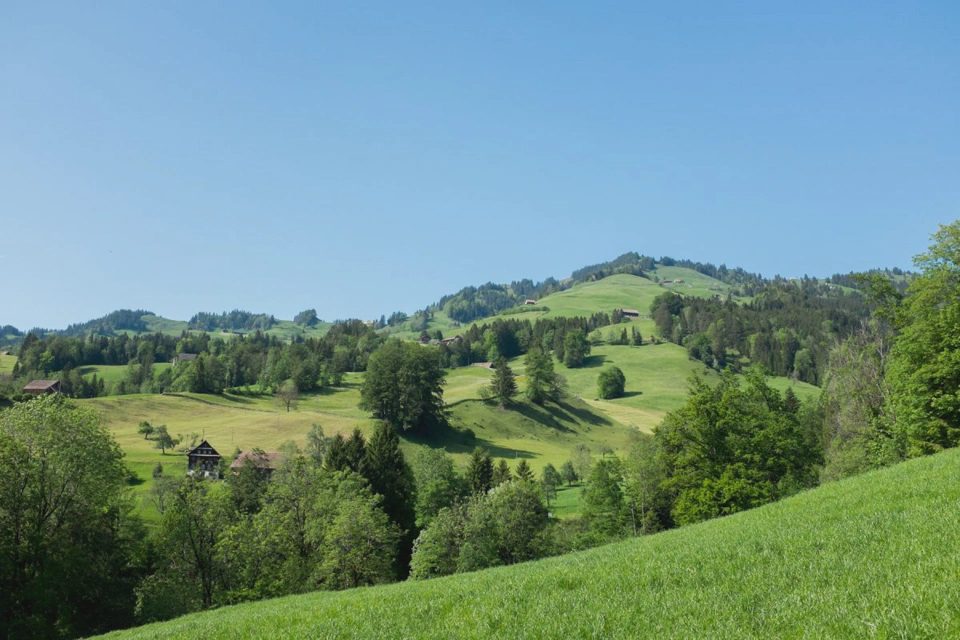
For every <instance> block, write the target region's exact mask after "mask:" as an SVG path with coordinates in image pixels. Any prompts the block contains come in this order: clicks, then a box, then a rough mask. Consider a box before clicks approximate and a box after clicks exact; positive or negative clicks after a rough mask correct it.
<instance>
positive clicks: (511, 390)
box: [489, 358, 517, 409]
mask: <svg viewBox="0 0 960 640" xmlns="http://www.w3.org/2000/svg"><path fill="white" fill-rule="evenodd" d="M489 390H490V394H491V396H492V397H493V398H494V399H496V401H497V403H498V404H499V406H500V408H501V409H502V408H504V407H505V406H506V405H508V404H510V403H511V402H513V399H514V397H516V395H517V380H516V378H515V377H514V375H513V370H512V369H510V365H509V364H508V363H507V359H506V358H500V359H498V360H497V361H496V365H495V366H494V369H493V380H492V381H491V382H490V387H489Z"/></svg>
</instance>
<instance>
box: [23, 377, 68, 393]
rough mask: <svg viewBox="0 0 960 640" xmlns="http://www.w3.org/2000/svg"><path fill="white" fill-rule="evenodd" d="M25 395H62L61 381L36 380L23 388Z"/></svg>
mask: <svg viewBox="0 0 960 640" xmlns="http://www.w3.org/2000/svg"><path fill="white" fill-rule="evenodd" d="M23 392H24V393H32V394H33V395H35V396H39V395H43V394H44V393H60V381H59V380H34V381H33V382H31V383H30V384H28V385H27V386H25V387H24V388H23Z"/></svg>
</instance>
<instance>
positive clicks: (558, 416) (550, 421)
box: [510, 402, 576, 433]
mask: <svg viewBox="0 0 960 640" xmlns="http://www.w3.org/2000/svg"><path fill="white" fill-rule="evenodd" d="M510 411H516V412H517V413H519V414H520V415H522V416H523V417H524V418H527V419H529V420H533V421H534V422H537V423H539V424H542V425H543V426H545V427H548V428H550V429H556V430H557V431H564V432H567V433H572V432H573V429H571V428H570V427H569V426H567V425H565V424H563V422H576V421H575V419H574V418H573V416H571V415H570V414H568V413H567V412H565V411H564V410H563V409H561V408H560V407H559V406H556V405H551V404H549V403H547V404H544V405H543V406H539V405H535V404H532V403H529V402H520V403H517V404H515V405H513V406H511V407H510Z"/></svg>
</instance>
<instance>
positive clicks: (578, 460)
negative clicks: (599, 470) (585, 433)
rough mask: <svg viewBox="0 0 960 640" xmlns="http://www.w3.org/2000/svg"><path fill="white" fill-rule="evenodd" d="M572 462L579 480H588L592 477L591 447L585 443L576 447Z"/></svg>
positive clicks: (571, 458) (571, 457)
mask: <svg viewBox="0 0 960 640" xmlns="http://www.w3.org/2000/svg"><path fill="white" fill-rule="evenodd" d="M570 461H571V462H572V463H573V468H574V470H575V471H576V473H577V478H579V479H581V480H586V479H587V478H589V477H590V470H591V469H592V468H593V452H592V451H590V447H588V446H587V445H585V444H583V443H580V444H578V445H577V446H575V447H574V448H573V453H572V454H571V456H570Z"/></svg>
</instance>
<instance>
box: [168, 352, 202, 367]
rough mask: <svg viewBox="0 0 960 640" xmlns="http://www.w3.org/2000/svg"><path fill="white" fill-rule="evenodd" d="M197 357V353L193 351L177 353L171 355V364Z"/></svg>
mask: <svg viewBox="0 0 960 640" xmlns="http://www.w3.org/2000/svg"><path fill="white" fill-rule="evenodd" d="M196 359H197V354H195V353H178V354H177V355H175V356H173V364H174V365H178V364H182V363H184V362H190V361H192V360H196Z"/></svg>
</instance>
